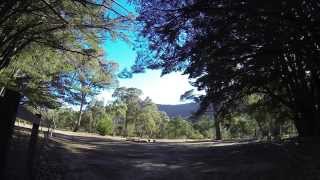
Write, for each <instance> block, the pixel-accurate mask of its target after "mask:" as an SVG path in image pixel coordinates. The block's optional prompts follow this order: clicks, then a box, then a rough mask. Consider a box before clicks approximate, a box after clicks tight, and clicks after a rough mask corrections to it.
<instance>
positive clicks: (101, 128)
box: [97, 115, 113, 136]
mask: <svg viewBox="0 0 320 180" xmlns="http://www.w3.org/2000/svg"><path fill="white" fill-rule="evenodd" d="M112 130H113V122H112V118H111V117H110V116H108V115H103V116H102V117H101V119H100V120H99V121H98V124H97V131H98V133H99V134H100V135H103V136H104V135H106V134H112Z"/></svg>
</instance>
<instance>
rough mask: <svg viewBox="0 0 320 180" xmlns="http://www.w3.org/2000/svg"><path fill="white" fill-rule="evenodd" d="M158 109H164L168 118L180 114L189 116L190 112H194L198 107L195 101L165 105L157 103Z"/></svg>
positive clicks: (184, 116)
mask: <svg viewBox="0 0 320 180" xmlns="http://www.w3.org/2000/svg"><path fill="white" fill-rule="evenodd" d="M157 106H158V108H159V110H160V111H164V112H166V113H167V115H168V116H169V117H170V118H174V117H178V116H181V117H183V118H189V117H190V116H191V115H192V113H194V112H196V111H197V110H198V108H199V105H198V104H197V103H187V104H177V105H165V104H157Z"/></svg>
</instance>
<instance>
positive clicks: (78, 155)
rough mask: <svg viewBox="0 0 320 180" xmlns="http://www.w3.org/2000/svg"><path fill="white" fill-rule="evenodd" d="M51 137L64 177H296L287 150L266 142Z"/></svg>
mask: <svg viewBox="0 0 320 180" xmlns="http://www.w3.org/2000/svg"><path fill="white" fill-rule="evenodd" d="M53 140H54V141H55V142H56V145H55V148H57V150H58V152H59V153H58V154H59V156H60V163H61V166H62V167H63V172H64V176H63V177H64V178H63V179H66V180H82V179H83V180H100V179H103V180H105V179H110V180H113V179H114V180H141V179H145V180H160V179H168V180H175V179H179V180H183V179H186V180H193V179H194V180H195V179H197V180H201V179H217V180H218V179H219V180H220V179H237V180H242V179H243V180H244V179H246V180H248V179H272V180H276V179H302V177H301V176H302V175H301V173H300V172H299V173H296V172H298V171H295V170H296V169H298V168H300V167H297V166H299V162H297V161H295V159H294V158H292V154H290V153H288V152H287V151H286V150H285V148H284V147H282V146H280V145H275V144H270V143H247V144H233V145H231V144H228V143H226V144H224V143H222V144H221V143H150V144H146V143H134V142H124V141H113V140H108V139H105V138H98V137H85V136H72V135H65V134H56V135H55V137H54V138H53ZM299 171H301V169H300V170H299ZM300 175H301V176H300Z"/></svg>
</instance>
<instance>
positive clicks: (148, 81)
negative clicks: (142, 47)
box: [98, 0, 193, 104]
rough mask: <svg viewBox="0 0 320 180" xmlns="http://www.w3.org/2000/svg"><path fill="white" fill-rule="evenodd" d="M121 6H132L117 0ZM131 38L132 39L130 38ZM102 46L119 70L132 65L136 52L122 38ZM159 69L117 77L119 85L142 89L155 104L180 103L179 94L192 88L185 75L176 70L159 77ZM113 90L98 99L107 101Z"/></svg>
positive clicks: (129, 7) (131, 45) (144, 94)
mask: <svg viewBox="0 0 320 180" xmlns="http://www.w3.org/2000/svg"><path fill="white" fill-rule="evenodd" d="M117 2H118V3H120V4H121V5H122V6H123V7H126V8H127V9H128V10H129V11H132V12H133V11H134V8H133V7H132V6H130V5H128V4H126V3H125V0H118V1H117ZM132 40H133V39H132ZM103 48H104V50H105V53H106V59H107V60H108V61H115V62H117V63H118V64H119V71H121V70H122V69H124V68H128V69H130V67H131V65H133V63H134V61H135V58H136V52H135V51H134V50H133V44H130V43H127V42H124V41H122V40H116V41H112V40H107V41H105V43H104V45H103ZM160 74H161V71H160V70H147V71H146V72H145V73H141V74H134V76H133V78H131V79H119V87H122V86H125V87H135V88H138V89H141V90H142V91H143V97H150V98H151V99H152V100H153V102H155V103H157V104H181V103H184V102H181V101H180V95H181V94H183V93H184V92H185V91H188V90H190V89H193V87H192V86H191V85H190V84H189V80H188V78H187V76H183V75H181V74H180V73H178V72H175V73H171V74H168V75H165V76H163V77H160ZM112 92H113V90H106V91H103V92H102V93H101V94H100V95H99V96H98V99H100V100H104V101H105V102H108V101H110V100H111V94H112Z"/></svg>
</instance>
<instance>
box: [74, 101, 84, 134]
mask: <svg viewBox="0 0 320 180" xmlns="http://www.w3.org/2000/svg"><path fill="white" fill-rule="evenodd" d="M82 109H83V101H81V104H80V110H79V116H78V120H77V123H76V125H75V126H74V129H73V132H77V131H78V130H79V127H80V125H81V119H82Z"/></svg>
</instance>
